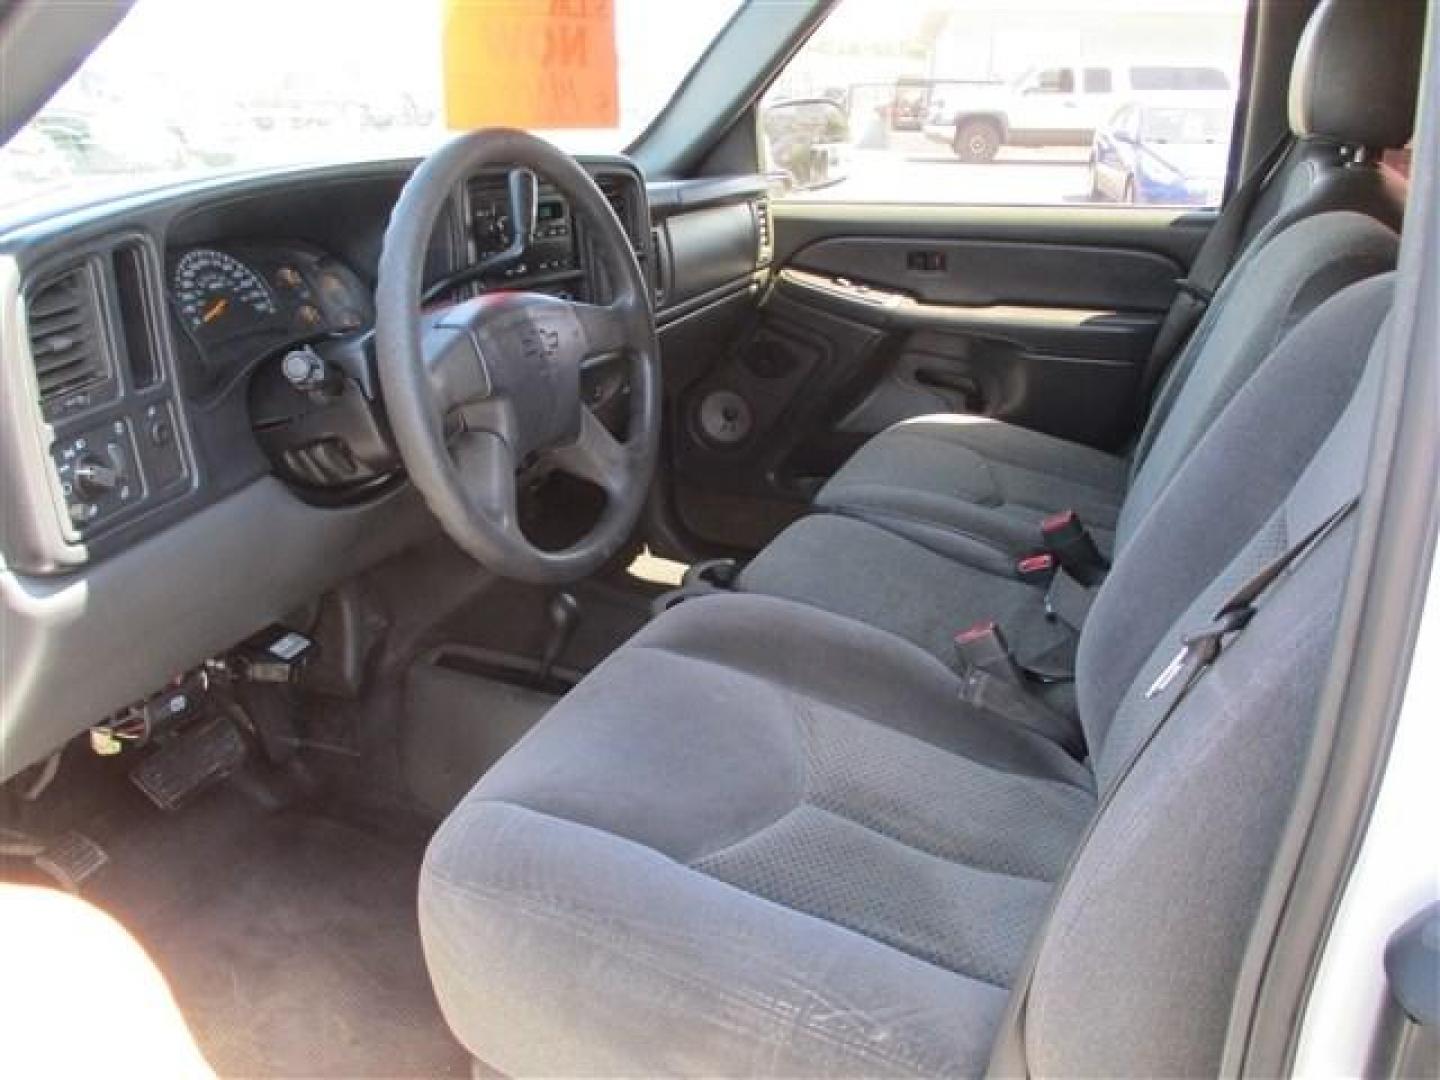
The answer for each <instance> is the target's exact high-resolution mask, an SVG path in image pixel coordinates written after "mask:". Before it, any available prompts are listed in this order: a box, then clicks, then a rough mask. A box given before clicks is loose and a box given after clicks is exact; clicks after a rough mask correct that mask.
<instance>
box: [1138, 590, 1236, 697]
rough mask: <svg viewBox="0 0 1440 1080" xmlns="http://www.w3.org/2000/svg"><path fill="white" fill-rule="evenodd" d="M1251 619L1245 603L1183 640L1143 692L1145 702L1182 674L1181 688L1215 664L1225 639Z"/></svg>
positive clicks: (1224, 612)
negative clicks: (1177, 649)
mask: <svg viewBox="0 0 1440 1080" xmlns="http://www.w3.org/2000/svg"><path fill="white" fill-rule="evenodd" d="M1254 617H1255V609H1254V608H1253V607H1251V606H1250V605H1248V604H1246V605H1244V606H1243V607H1236V608H1230V609H1228V610H1225V611H1222V612H1221V613H1220V614H1219V615H1218V616H1216V618H1215V621H1214V622H1212V623H1211V624H1210V625H1209V626H1207V627H1205V629H1203V630H1197V631H1196V632H1195V633H1193V634H1186V635H1185V636H1184V637H1182V638H1181V639H1180V650H1179V651H1178V652H1177V653H1176V654H1175V655H1174V657H1173V658H1172V659H1171V660H1170V662H1169V663H1168V664H1166V665H1165V666H1164V668H1162V669H1161V671H1160V674H1159V675H1156V676H1155V681H1154V682H1152V683H1151V684H1150V687H1149V689H1147V690H1146V691H1145V700H1146V701H1149V700H1150V699H1151V698H1154V697H1158V696H1159V695H1160V694H1163V693H1164V692H1165V691H1166V690H1168V689H1169V688H1170V685H1171V684H1172V683H1173V682H1174V681H1175V680H1176V678H1177V677H1179V676H1180V674H1181V673H1184V674H1185V680H1184V682H1182V683H1181V686H1182V687H1183V686H1185V685H1187V684H1188V683H1190V682H1191V681H1193V680H1194V679H1195V678H1196V676H1198V675H1199V674H1200V672H1202V671H1204V670H1205V669H1206V668H1207V667H1209V666H1210V665H1211V664H1213V663H1214V662H1215V658H1216V657H1217V656H1219V655H1220V650H1221V649H1222V648H1224V647H1225V638H1227V637H1228V636H1229V635H1231V634H1238V633H1239V632H1240V631H1241V630H1244V629H1245V627H1246V625H1247V624H1248V623H1249V622H1250V620H1251V619H1253V618H1254Z"/></svg>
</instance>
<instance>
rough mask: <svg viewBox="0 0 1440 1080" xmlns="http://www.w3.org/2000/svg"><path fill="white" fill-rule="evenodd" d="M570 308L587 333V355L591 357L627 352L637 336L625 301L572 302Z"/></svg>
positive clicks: (581, 327) (583, 331)
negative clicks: (633, 338) (605, 302)
mask: <svg viewBox="0 0 1440 1080" xmlns="http://www.w3.org/2000/svg"><path fill="white" fill-rule="evenodd" d="M570 310H571V311H572V312H574V313H575V318H576V320H577V321H578V322H579V323H580V329H581V332H582V333H584V335H585V355H586V357H588V358H592V359H593V358H596V357H601V356H613V355H615V354H616V353H619V352H624V351H625V350H626V348H628V346H629V342H630V340H631V338H632V337H633V336H634V335H633V334H632V333H631V332H630V329H629V326H630V319H631V314H630V310H629V308H628V307H627V306H626V305H625V304H623V303H619V302H616V303H611V304H584V303H581V302H579V301H572V302H571V304H570Z"/></svg>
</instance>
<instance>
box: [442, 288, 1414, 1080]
mask: <svg viewBox="0 0 1440 1080" xmlns="http://www.w3.org/2000/svg"><path fill="white" fill-rule="evenodd" d="M1389 294H1390V281H1389V279H1388V278H1382V279H1377V280H1373V281H1369V282H1365V283H1362V284H1359V285H1357V286H1354V287H1353V288H1352V289H1350V290H1347V291H1346V292H1345V293H1344V294H1342V295H1341V296H1339V297H1337V298H1335V299H1334V300H1332V301H1330V302H1329V303H1327V304H1325V305H1324V306H1323V307H1322V308H1321V309H1320V310H1319V311H1317V312H1316V313H1315V314H1314V315H1313V316H1311V317H1310V319H1309V320H1307V323H1306V324H1305V326H1303V327H1302V328H1301V329H1300V330H1297V332H1296V333H1295V334H1294V335H1292V336H1291V337H1290V338H1289V339H1287V344H1286V346H1283V347H1282V348H1281V350H1280V351H1279V352H1278V353H1277V355H1276V357H1275V359H1274V362H1272V363H1270V364H1267V365H1266V366H1265V368H1264V370H1263V371H1262V374H1261V375H1260V376H1258V377H1257V378H1256V379H1254V380H1251V381H1250V382H1249V384H1248V385H1247V386H1246V387H1245V388H1244V389H1243V390H1242V391H1241V393H1240V394H1239V395H1238V396H1237V398H1236V400H1235V402H1234V403H1233V404H1232V407H1230V408H1229V409H1227V410H1226V411H1225V413H1224V414H1223V416H1222V417H1221V418H1220V420H1219V421H1218V422H1217V423H1216V424H1215V425H1214V426H1213V428H1212V429H1211V430H1210V431H1209V432H1208V433H1207V435H1206V437H1205V438H1204V439H1203V440H1202V441H1201V443H1200V445H1199V446H1198V447H1197V449H1196V451H1195V453H1194V454H1192V455H1191V456H1190V457H1189V459H1188V460H1187V462H1186V465H1185V467H1184V468H1183V469H1182V470H1181V471H1180V473H1179V474H1177V477H1176V480H1175V483H1174V484H1172V485H1170V487H1169V488H1168V489H1167V490H1166V492H1165V493H1164V494H1163V495H1162V497H1161V498H1160V499H1159V500H1158V501H1157V503H1156V505H1155V507H1154V509H1153V511H1152V512H1151V513H1150V514H1148V515H1146V518H1145V520H1144V521H1142V522H1141V523H1140V524H1139V525H1138V526H1137V531H1136V535H1135V538H1134V541H1133V543H1131V544H1129V545H1127V546H1126V547H1125V548H1124V549H1122V551H1121V552H1120V555H1119V557H1118V559H1117V561H1116V564H1115V566H1114V569H1113V571H1112V573H1111V574H1110V576H1109V577H1108V579H1107V580H1106V582H1105V584H1104V585H1103V586H1102V587H1101V589H1100V591H1099V594H1098V597H1097V599H1096V603H1095V607H1094V609H1093V610H1092V612H1091V616H1090V619H1089V621H1088V622H1087V623H1086V626H1085V629H1084V631H1083V632H1082V635H1081V638H1080V643H1079V653H1078V667H1077V676H1076V691H1077V695H1078V701H1079V718H1080V723H1081V725H1082V726H1083V728H1084V730H1085V735H1086V741H1087V743H1088V745H1089V747H1090V749H1091V753H1090V756H1089V758H1088V760H1087V761H1086V762H1084V763H1081V762H1077V761H1075V760H1073V759H1071V758H1070V757H1069V756H1068V755H1066V754H1065V753H1063V752H1062V751H1061V750H1060V749H1059V748H1058V747H1057V746H1055V745H1054V744H1052V743H1050V742H1048V741H1047V740H1045V739H1043V738H1040V737H1038V736H1035V735H1032V734H1030V733H1028V732H1026V731H1023V730H1021V729H1018V728H1015V727H1014V726H1012V725H1008V724H1005V723H998V722H996V720H995V719H994V718H993V717H990V716H989V715H987V714H985V713H983V712H979V711H976V710H974V709H970V708H968V707H967V706H966V705H965V704H963V703H962V702H961V700H960V698H959V693H958V680H957V676H956V675H955V674H954V673H953V672H952V671H950V670H949V669H948V668H947V667H946V665H944V664H942V663H941V662H939V661H938V660H937V659H936V658H935V657H934V656H932V655H930V653H928V652H927V651H925V650H923V649H920V648H917V647H915V646H914V645H913V644H911V643H909V642H907V641H904V640H903V639H901V638H899V637H896V636H895V635H893V634H889V633H887V632H885V631H883V630H879V629H876V628H874V627H871V626H867V625H865V624H864V623H862V622H859V621H856V620H854V619H849V618H845V617H841V616H837V615H833V614H830V613H828V612H824V611H821V610H819V609H817V608H814V607H812V606H809V605H804V604H796V603H792V602H788V601H785V600H782V599H778V598H773V597H766V596H755V595H744V594H737V595H726V594H718V595H715V596H712V597H707V598H702V599H698V600H694V601H691V602H688V603H686V604H682V605H680V606H679V607H678V608H676V609H674V610H672V611H670V612H668V613H666V614H664V615H662V616H661V617H660V618H658V619H657V620H656V621H654V622H653V623H651V624H650V625H649V626H648V627H647V628H646V629H644V630H643V631H641V633H640V634H638V635H637V636H636V637H635V638H634V639H632V641H631V642H629V643H628V644H626V645H625V646H623V647H622V648H620V649H619V650H617V651H616V652H615V653H614V654H612V656H611V657H610V658H609V659H607V660H606V661H605V662H604V663H602V664H601V665H600V666H599V667H598V668H596V669H595V671H594V672H592V673H591V674H590V675H589V676H588V677H587V678H586V679H585V680H583V681H582V682H581V683H580V684H579V686H577V687H576V688H575V690H573V691H572V692H571V693H570V694H569V695H567V696H566V697H565V698H564V699H562V700H561V702H560V703H559V704H557V705H556V706H555V708H554V709H552V710H551V711H550V712H549V713H548V714H547V715H546V716H545V717H544V718H543V719H542V720H541V721H540V722H539V724H538V725H537V726H536V727H535V728H534V729H533V730H532V731H531V732H530V733H529V734H528V735H527V736H526V737H525V738H523V739H522V740H521V741H520V743H518V744H517V745H516V746H515V747H514V748H513V749H512V750H511V751H510V752H509V753H508V754H507V755H506V756H505V757H504V758H503V759H502V760H501V761H500V762H499V763H498V764H497V765H496V766H495V767H494V768H493V769H491V770H490V771H489V772H488V773H487V774H486V775H485V776H484V777H483V778H482V779H481V780H480V782H479V783H478V784H477V785H476V787H475V788H474V789H473V790H472V791H471V792H470V794H469V795H468V796H467V797H466V798H465V799H464V800H463V801H462V802H461V804H460V805H459V806H458V807H457V808H456V810H455V811H454V812H453V813H452V814H451V815H450V817H449V818H448V819H447V820H446V822H445V823H444V824H443V825H442V826H441V828H440V830H439V831H438V833H437V834H436V836H435V838H434V839H433V841H432V843H431V846H430V849H429V851H428V853H427V856H426V860H425V864H424V867H423V870H422V875H421V883H420V919H421V930H422V937H423V941H424V946H425V953H426V958H427V962H428V964H429V967H430V971H431V975H432V978H433V980H434V984H435V988H436V993H437V997H438V1000H439V1002H440V1005H441V1008H442V1010H443V1012H444V1014H445V1016H446V1018H447V1020H448V1022H449V1024H450V1026H451V1027H452V1029H453V1030H454V1032H455V1034H456V1035H457V1037H458V1038H459V1039H460V1041H461V1042H462V1043H463V1044H464V1045H465V1046H466V1047H467V1048H468V1049H469V1051H470V1052H471V1053H472V1054H473V1055H474V1056H475V1057H476V1059H478V1060H479V1061H480V1062H483V1063H484V1064H485V1065H486V1066H488V1067H490V1068H493V1069H496V1070H499V1071H500V1072H502V1073H504V1074H507V1075H517V1076H518V1075H550V1076H558V1075H590V1076H595V1075H607V1076H621V1075H624V1076H641V1075H644V1076H658V1075H665V1076H677V1075H705V1076H715V1075H727V1076H733V1075H766V1076H779V1075H784V1076H808V1075H819V1074H825V1075H844V1076H879V1075H923V1076H940V1075H956V1076H970V1075H978V1074H980V1073H981V1072H983V1071H984V1069H985V1067H986V1063H987V1061H988V1060H989V1058H990V1055H991V1053H992V1049H993V1045H994V1043H995V1041H996V1039H997V1037H998V1036H999V1035H1000V1033H1001V1025H1002V1023H1003V1021H1004V1017H1005V1015H1006V1009H1007V1005H1008V1004H1009V998H1010V994H1011V991H1012V987H1013V986H1014V985H1015V982H1016V979H1017V978H1018V977H1019V976H1020V973H1021V972H1022V971H1024V970H1025V969H1026V958H1027V955H1029V954H1031V953H1032V952H1033V955H1034V957H1035V964H1034V968H1033V972H1034V974H1033V978H1032V979H1031V981H1030V982H1029V987H1028V1005H1027V1008H1026V1013H1025V1021H1024V1027H1023V1030H1022V1031H1021V1033H1020V1043H1021V1045H1022V1046H1023V1047H1024V1050H1025V1053H1026V1056H1027V1062H1028V1066H1029V1068H1030V1070H1031V1071H1032V1073H1033V1074H1035V1075H1045V1074H1064V1075H1166V1076H1180V1075H1202V1074H1207V1073H1209V1074H1213V1073H1214V1072H1215V1070H1216V1068H1217V1067H1218V1064H1219V1055H1220V1051H1221V1045H1222V1042H1223V1037H1224V1032H1225V1027H1226V1023H1227V1021H1228V1018H1229V1001H1230V992H1231V987H1232V985H1233V981H1234V977H1235V972H1236V970H1237V966H1238V964H1239V962H1240V958H1241V955H1242V952H1243V949H1244V947H1245V941H1246V937H1247V934H1246V929H1247V927H1248V926H1249V925H1250V922H1251V920H1252V918H1253V916H1254V913H1255V910H1256V907H1257V905H1258V903H1259V898H1260V895H1261V893H1262V891H1263V887H1264V883H1265V877H1266V873H1267V870H1268V867H1269V865H1270V862H1271V859H1272V857H1273V852H1274V848H1275V845H1276V844H1277V843H1278V837H1279V835H1280V831H1281V828H1282V825H1283V822H1284V820H1285V818H1286V815H1287V813H1288V810H1289V807H1290V804H1291V799H1292V795H1293V791H1294V789H1295V786H1296V784H1297V782H1298V774H1299V770H1300V767H1301V762H1302V760H1303V747H1304V746H1305V744H1306V742H1307V740H1308V738H1309V734H1310V728H1311V722H1312V715H1313V711H1314V705H1315V702H1316V700H1317V698H1318V695H1319V692H1320V687H1321V685H1322V682H1323V675H1324V672H1325V670H1326V668H1327V665H1328V664H1329V660H1330V652H1331V648H1332V645H1333V641H1334V634H1335V625H1336V619H1337V613H1338V607H1339V602H1340V597H1341V593H1342V590H1343V588H1344V584H1345V578H1346V573H1345V570H1346V565H1347V559H1348V553H1349V549H1350V546H1351V543H1352V540H1353V535H1354V527H1355V519H1354V516H1353V515H1352V516H1350V517H1349V518H1345V517H1340V518H1337V519H1336V520H1337V521H1338V526H1337V527H1335V528H1333V529H1331V530H1330V531H1328V532H1327V533H1326V534H1325V535H1324V536H1323V538H1322V539H1320V540H1318V541H1317V542H1316V543H1315V544H1314V545H1313V547H1312V548H1311V549H1310V550H1308V551H1307V552H1306V554H1305V555H1304V557H1302V558H1299V559H1297V560H1296V561H1295V562H1294V563H1293V564H1291V565H1290V566H1289V568H1288V569H1287V570H1286V571H1285V573H1283V574H1282V575H1280V577H1279V579H1278V580H1277V581H1276V583H1275V584H1274V585H1273V586H1272V587H1271V588H1269V589H1268V590H1266V592H1265V593H1264V594H1263V596H1262V598H1261V599H1260V600H1259V601H1258V602H1257V612H1256V614H1255V616H1254V618H1253V620H1252V621H1251V622H1250V623H1249V625H1248V627H1247V628H1246V629H1245V631H1244V632H1243V633H1242V634H1240V635H1238V636H1234V637H1232V638H1229V639H1228V640H1227V644H1226V647H1225V648H1224V650H1223V652H1221V654H1220V656H1219V658H1218V659H1217V660H1216V662H1215V663H1214V665H1213V666H1212V667H1211V668H1210V669H1209V670H1208V671H1207V672H1206V673H1205V674H1204V675H1203V676H1202V677H1201V678H1199V679H1198V680H1197V681H1195V683H1194V684H1193V686H1192V687H1191V688H1190V689H1189V691H1188V693H1184V694H1181V693H1179V692H1178V690H1176V689H1172V688H1171V686H1170V684H1168V683H1166V684H1164V689H1162V690H1160V691H1156V690H1155V689H1154V688H1155V687H1156V686H1158V685H1161V679H1160V675H1161V673H1162V672H1164V671H1165V670H1166V669H1167V668H1169V667H1170V666H1171V662H1172V660H1173V658H1174V656H1175V654H1176V650H1177V647H1178V645H1179V642H1180V640H1181V637H1182V635H1184V634H1186V633H1188V632H1191V631H1194V630H1195V629H1197V628H1202V627H1205V626H1207V625H1209V624H1210V622H1211V620H1212V618H1213V616H1214V613H1215V611H1216V610H1217V608H1218V607H1219V606H1220V605H1221V603H1222V602H1223V600H1224V599H1225V598H1226V597H1227V596H1228V595H1229V594H1231V593H1232V591H1233V590H1235V588H1236V587H1237V586H1238V585H1239V584H1240V583H1242V582H1245V581H1246V580H1248V579H1252V578H1253V577H1254V576H1255V575H1256V573H1257V571H1259V570H1260V569H1262V568H1263V567H1265V566H1266V565H1267V564H1269V563H1270V562H1271V561H1272V560H1274V559H1275V557H1276V556H1277V555H1278V554H1280V553H1282V552H1286V551H1287V550H1288V549H1290V548H1291V547H1292V546H1293V545H1294V544H1295V543H1296V541H1297V539H1299V538H1301V537H1304V536H1307V535H1309V534H1310V533H1311V532H1312V530H1314V529H1315V527H1316V526H1317V524H1319V523H1321V522H1323V521H1325V520H1327V518H1330V517H1332V515H1334V512H1335V510H1336V508H1337V505H1338V504H1341V502H1342V500H1345V499H1346V497H1347V493H1354V492H1356V491H1358V487H1359V483H1360V478H1361V477H1362V476H1363V475H1364V469H1365V466H1366V461H1367V449H1368V446H1369V440H1370V437H1371V432H1372V430H1373V426H1374V425H1373V419H1372V418H1373V414H1374V408H1375V400H1376V397H1377V393H1378V386H1379V383H1380V374H1381V371H1380V368H1379V366H1378V365H1377V364H1374V363H1372V364H1370V365H1369V366H1368V367H1367V365H1366V364H1365V357H1366V355H1367V354H1368V353H1370V352H1371V348H1372V344H1373V343H1374V342H1375V341H1379V340H1383V335H1382V334H1381V332H1380V330H1379V327H1380V324H1381V320H1382V319H1383V317H1384V312H1385V310H1386V308H1387V307H1388V303H1389ZM1296 342H1303V343H1306V348H1305V350H1304V351H1303V352H1302V350H1301V349H1300V348H1299V346H1297V345H1295V344H1293V343H1296ZM1312 346H1313V351H1312ZM1342 357H1343V359H1342ZM1306 361H1308V362H1309V364H1310V367H1309V368H1308V370H1309V371H1310V373H1311V374H1312V377H1313V381H1314V382H1315V383H1316V384H1317V386H1318V387H1320V388H1318V389H1316V390H1315V391H1312V392H1310V393H1309V394H1308V396H1307V397H1306V399H1305V408H1304V409H1301V408H1297V407H1296V401H1295V400H1294V398H1293V397H1290V396H1288V392H1289V390H1290V389H1291V384H1290V383H1289V382H1287V381H1286V379H1285V378H1283V377H1282V376H1288V375H1293V371H1290V370H1289V369H1292V368H1293V369H1297V370H1298V369H1300V368H1301V367H1302V365H1303V364H1304V363H1305V362H1306ZM1302 413H1303V414H1306V415H1310V416H1311V417H1312V419H1311V420H1310V421H1309V422H1306V421H1304V420H1302V419H1297V417H1299V416H1300V414H1302ZM1327 413H1328V419H1326V415H1325V414H1327ZM1337 417H1338V418H1337ZM1260 439H1264V440H1265V441H1266V444H1267V445H1268V448H1269V452H1268V453H1267V454H1266V455H1265V456H1264V467H1263V468H1244V467H1241V466H1242V465H1243V464H1244V463H1245V462H1246V461H1247V460H1249V458H1250V457H1251V455H1252V454H1253V451H1254V448H1255V446H1256V445H1257V440H1260ZM1257 464H1259V463H1258V462H1257ZM1225 496H1228V499H1226V500H1225V501H1226V505H1227V507H1228V509H1227V511H1226V513H1227V515H1228V516H1230V517H1233V519H1234V522H1235V524H1233V526H1231V527H1229V528H1226V529H1221V530H1207V529H1197V525H1201V524H1203V523H1204V520H1203V518H1201V517H1199V516H1198V515H1200V514H1201V508H1202V506H1203V504H1205V503H1206V501H1207V500H1208V499H1212V498H1224V497H1225Z"/></svg>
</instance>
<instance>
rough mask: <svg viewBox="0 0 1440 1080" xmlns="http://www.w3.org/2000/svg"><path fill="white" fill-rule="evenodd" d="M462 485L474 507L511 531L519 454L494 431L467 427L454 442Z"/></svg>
mask: <svg viewBox="0 0 1440 1080" xmlns="http://www.w3.org/2000/svg"><path fill="white" fill-rule="evenodd" d="M450 457H451V458H452V460H453V461H454V462H455V470H456V473H457V474H458V478H459V482H460V488H461V490H462V491H463V492H464V493H465V499H466V501H467V502H468V503H469V505H470V507H471V508H472V509H474V510H476V511H478V512H479V513H480V514H483V515H484V517H485V519H486V520H487V521H489V522H490V523H491V524H492V525H494V526H496V527H498V528H500V529H501V530H502V531H506V532H509V531H511V530H513V529H514V528H515V527H516V526H515V515H516V509H515V507H516V497H515V455H514V454H512V453H511V452H510V444H509V443H507V442H506V441H505V440H504V439H503V438H501V437H500V436H499V435H497V434H496V433H495V432H493V431H467V432H465V433H464V434H462V435H460V436H459V437H458V438H456V439H455V440H454V441H453V442H452V443H451V445H450Z"/></svg>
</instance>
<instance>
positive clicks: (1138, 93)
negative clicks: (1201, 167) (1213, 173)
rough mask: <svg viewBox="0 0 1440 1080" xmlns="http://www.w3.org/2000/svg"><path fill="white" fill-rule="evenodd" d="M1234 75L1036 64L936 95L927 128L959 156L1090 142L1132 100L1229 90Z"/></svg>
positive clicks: (1151, 66) (1145, 64)
mask: <svg viewBox="0 0 1440 1080" xmlns="http://www.w3.org/2000/svg"><path fill="white" fill-rule="evenodd" d="M1230 89H1231V81H1230V77H1229V76H1228V75H1227V74H1226V73H1225V72H1224V71H1223V70H1221V69H1220V68H1218V67H1211V66H1207V65H1204V64H1182V63H1166V62H1163V61H1154V60H1147V61H1135V62H1122V63H1095V62H1089V61H1087V62H1086V63H1084V64H1077V65H1073V66H1063V65H1062V66H1058V67H1046V68H1035V69H1033V70H1031V71H1028V72H1026V73H1025V74H1023V75H1021V76H1020V77H1019V78H1018V79H1016V80H1014V81H1013V82H1011V83H994V84H989V85H984V84H981V85H976V84H968V85H966V84H956V86H955V88H954V92H953V93H949V94H947V93H944V92H943V91H941V92H937V93H935V94H933V95H932V97H931V104H930V115H929V117H928V119H927V122H926V124H925V133H926V134H927V135H928V136H930V137H931V138H932V139H937V140H939V141H941V142H944V143H946V144H947V145H949V146H950V147H951V148H952V149H953V150H954V151H955V153H956V154H957V155H958V156H959V158H960V160H961V161H967V162H986V161H992V160H994V158H995V155H996V154H997V153H999V151H1000V148H1001V147H1002V146H1085V145H1088V144H1089V143H1090V140H1091V138H1092V136H1093V135H1094V134H1095V129H1096V128H1097V127H1099V126H1100V125H1101V124H1103V123H1104V122H1105V120H1106V119H1107V118H1108V117H1110V116H1111V115H1112V114H1113V113H1114V112H1115V110H1116V109H1117V108H1119V107H1120V106H1121V105H1122V104H1124V103H1126V102H1128V101H1135V100H1144V98H1145V97H1146V96H1147V95H1149V94H1166V95H1167V96H1169V95H1173V94H1175V93H1176V92H1177V91H1178V92H1185V91H1195V92H1209V93H1212V94H1213V93H1214V92H1216V91H1228V90H1230Z"/></svg>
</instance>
